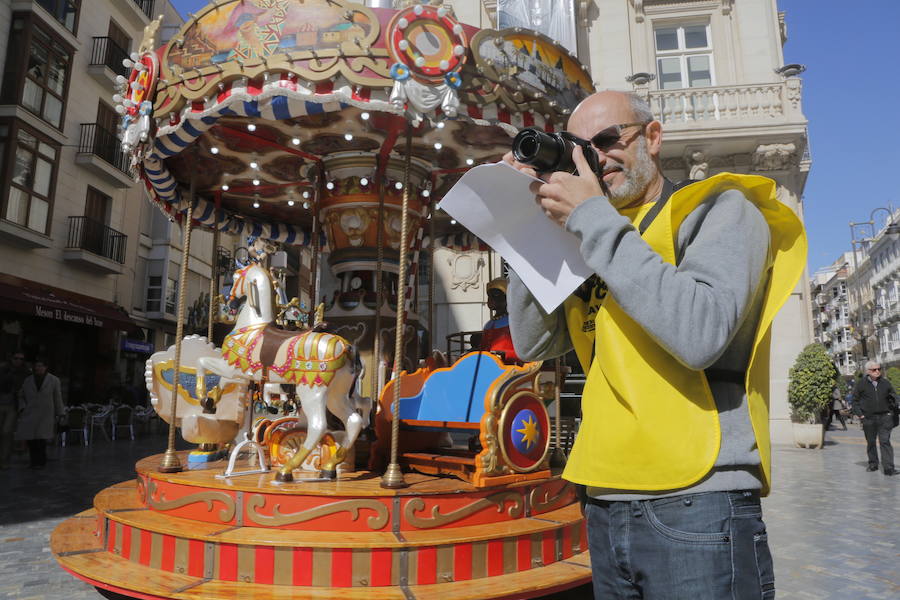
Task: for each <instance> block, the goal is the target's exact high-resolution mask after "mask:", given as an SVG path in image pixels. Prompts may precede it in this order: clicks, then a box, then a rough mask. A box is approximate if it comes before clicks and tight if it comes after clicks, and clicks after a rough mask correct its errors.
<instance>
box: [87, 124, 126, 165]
mask: <svg viewBox="0 0 900 600" xmlns="http://www.w3.org/2000/svg"><path fill="white" fill-rule="evenodd" d="M78 152H79V153H82V154H95V155H97V156H99V157H100V158H102V159H103V160H105V161H106V162H108V163H109V164H111V165H112V166H114V167H115V168H117V169H119V170H120V171H122V172H123V173H125V174H126V175H131V166H130V162H129V160H128V156H127V155H126V154H125V153H124V152H122V148H121V146H120V142H119V138H118V137H116V134H114V133H112V132H111V131H108V130H106V129H104V128H103V127H101V126H100V125H99V124H97V123H82V124H81V140H80V141H79V143H78Z"/></svg>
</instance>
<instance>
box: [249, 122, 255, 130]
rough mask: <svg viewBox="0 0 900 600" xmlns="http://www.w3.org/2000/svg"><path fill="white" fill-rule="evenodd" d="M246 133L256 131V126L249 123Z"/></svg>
mask: <svg viewBox="0 0 900 600" xmlns="http://www.w3.org/2000/svg"><path fill="white" fill-rule="evenodd" d="M247 131H256V125H254V124H253V123H250V124H249V125H247Z"/></svg>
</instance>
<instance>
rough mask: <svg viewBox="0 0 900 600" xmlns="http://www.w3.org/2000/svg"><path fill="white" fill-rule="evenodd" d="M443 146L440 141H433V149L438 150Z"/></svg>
mask: <svg viewBox="0 0 900 600" xmlns="http://www.w3.org/2000/svg"><path fill="white" fill-rule="evenodd" d="M443 147H444V145H443V144H442V143H440V142H435V143H434V149H435V150H440V149H441V148H443Z"/></svg>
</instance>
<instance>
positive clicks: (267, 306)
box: [197, 263, 372, 482]
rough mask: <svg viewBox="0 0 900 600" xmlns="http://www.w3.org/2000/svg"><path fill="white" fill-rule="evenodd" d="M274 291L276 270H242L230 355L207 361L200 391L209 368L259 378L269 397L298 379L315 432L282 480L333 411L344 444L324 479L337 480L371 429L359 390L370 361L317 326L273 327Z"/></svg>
mask: <svg viewBox="0 0 900 600" xmlns="http://www.w3.org/2000/svg"><path fill="white" fill-rule="evenodd" d="M274 289H275V288H274V285H273V282H272V278H271V275H270V274H269V272H268V271H267V270H266V269H264V268H263V267H262V266H261V265H259V264H258V263H250V264H249V265H247V266H245V267H243V268H241V269H239V270H237V271H236V272H235V274H234V285H233V286H232V287H231V296H230V298H229V299H230V300H231V301H240V300H243V304H242V305H241V307H240V309H239V310H238V314H237V318H236V320H235V326H234V329H233V330H232V331H231V332H230V333H229V334H228V335H227V336H226V337H225V341H224V343H223V344H222V356H221V357H216V358H211V357H203V358H201V359H199V361H198V364H197V395H198V396H199V397H204V395H205V390H203V389H201V388H202V386H204V383H205V374H206V372H211V373H215V374H218V375H221V376H223V377H227V378H229V379H242V380H245V381H255V382H259V383H261V384H263V389H264V390H265V391H266V394H269V393H272V392H276V393H277V391H276V390H278V389H279V388H280V387H281V386H280V385H278V384H293V385H294V387H295V390H296V395H297V398H298V399H299V401H300V407H301V409H302V411H303V414H304V416H305V417H306V422H307V426H308V430H307V436H306V439H305V441H304V443H303V445H302V446H301V447H300V448H299V449H298V451H297V453H296V454H295V455H294V456H293V457H292V458H291V459H290V460H289V461H287V462H286V463H285V464H284V465H283V466H282V467H281V468H280V469H279V471H278V473H277V474H276V477H275V479H276V481H279V482H287V481H293V475H292V473H291V472H292V471H293V470H294V469H295V468H297V467H299V466H300V465H301V464H302V463H303V461H304V460H305V459H306V457H307V456H308V455H309V454H310V453H311V452H312V451H313V450H314V449H315V448H316V445H317V444H318V443H319V442H320V440H321V439H322V437H323V436H324V435H325V433H326V432H327V424H326V409H327V410H328V411H331V413H332V414H334V415H335V416H336V417H337V418H338V419H340V420H341V421H342V422H343V423H344V427H345V428H346V437H345V438H344V442H343V444H341V445H340V446H339V447H338V448H337V449H336V450H335V452H334V454H333V455H332V457H331V459H330V460H329V461H328V462H327V463H325V464H324V465H322V476H323V477H325V478H329V479H333V478H335V477H336V468H337V465H339V464H340V463H341V462H342V461H343V460H344V458H345V456H346V454H347V452H348V450H349V449H350V448H351V447H352V446H353V444H354V442H355V441H356V438H357V436H358V435H359V433H360V431H362V429H363V428H364V427H365V425H366V423H367V421H368V415H369V411H370V410H371V402H372V401H371V399H369V398H361V397H360V396H359V394H358V393H357V387H358V386H357V379H358V378H359V376H360V375H361V373H362V363H361V361H360V360H359V357H358V355H357V353H356V349H355V348H354V347H353V346H352V345H351V344H350V343H349V342H347V340H345V339H344V338H342V337H340V336H338V335H334V334H331V333H324V332H318V331H314V330H305V331H300V332H297V331H286V330H283V329H278V328H277V327H275V326H273V325H272V323H273V322H274V321H275V317H276V314H275V298H274ZM273 384H275V385H273ZM266 400H267V401H268V398H266ZM360 412H361V413H362V414H360Z"/></svg>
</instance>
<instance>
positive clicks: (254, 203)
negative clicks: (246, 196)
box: [253, 200, 259, 208]
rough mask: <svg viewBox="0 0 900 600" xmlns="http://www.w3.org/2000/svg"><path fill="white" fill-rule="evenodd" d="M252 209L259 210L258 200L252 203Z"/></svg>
mask: <svg viewBox="0 0 900 600" xmlns="http://www.w3.org/2000/svg"><path fill="white" fill-rule="evenodd" d="M253 208H259V200H254V201H253Z"/></svg>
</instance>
